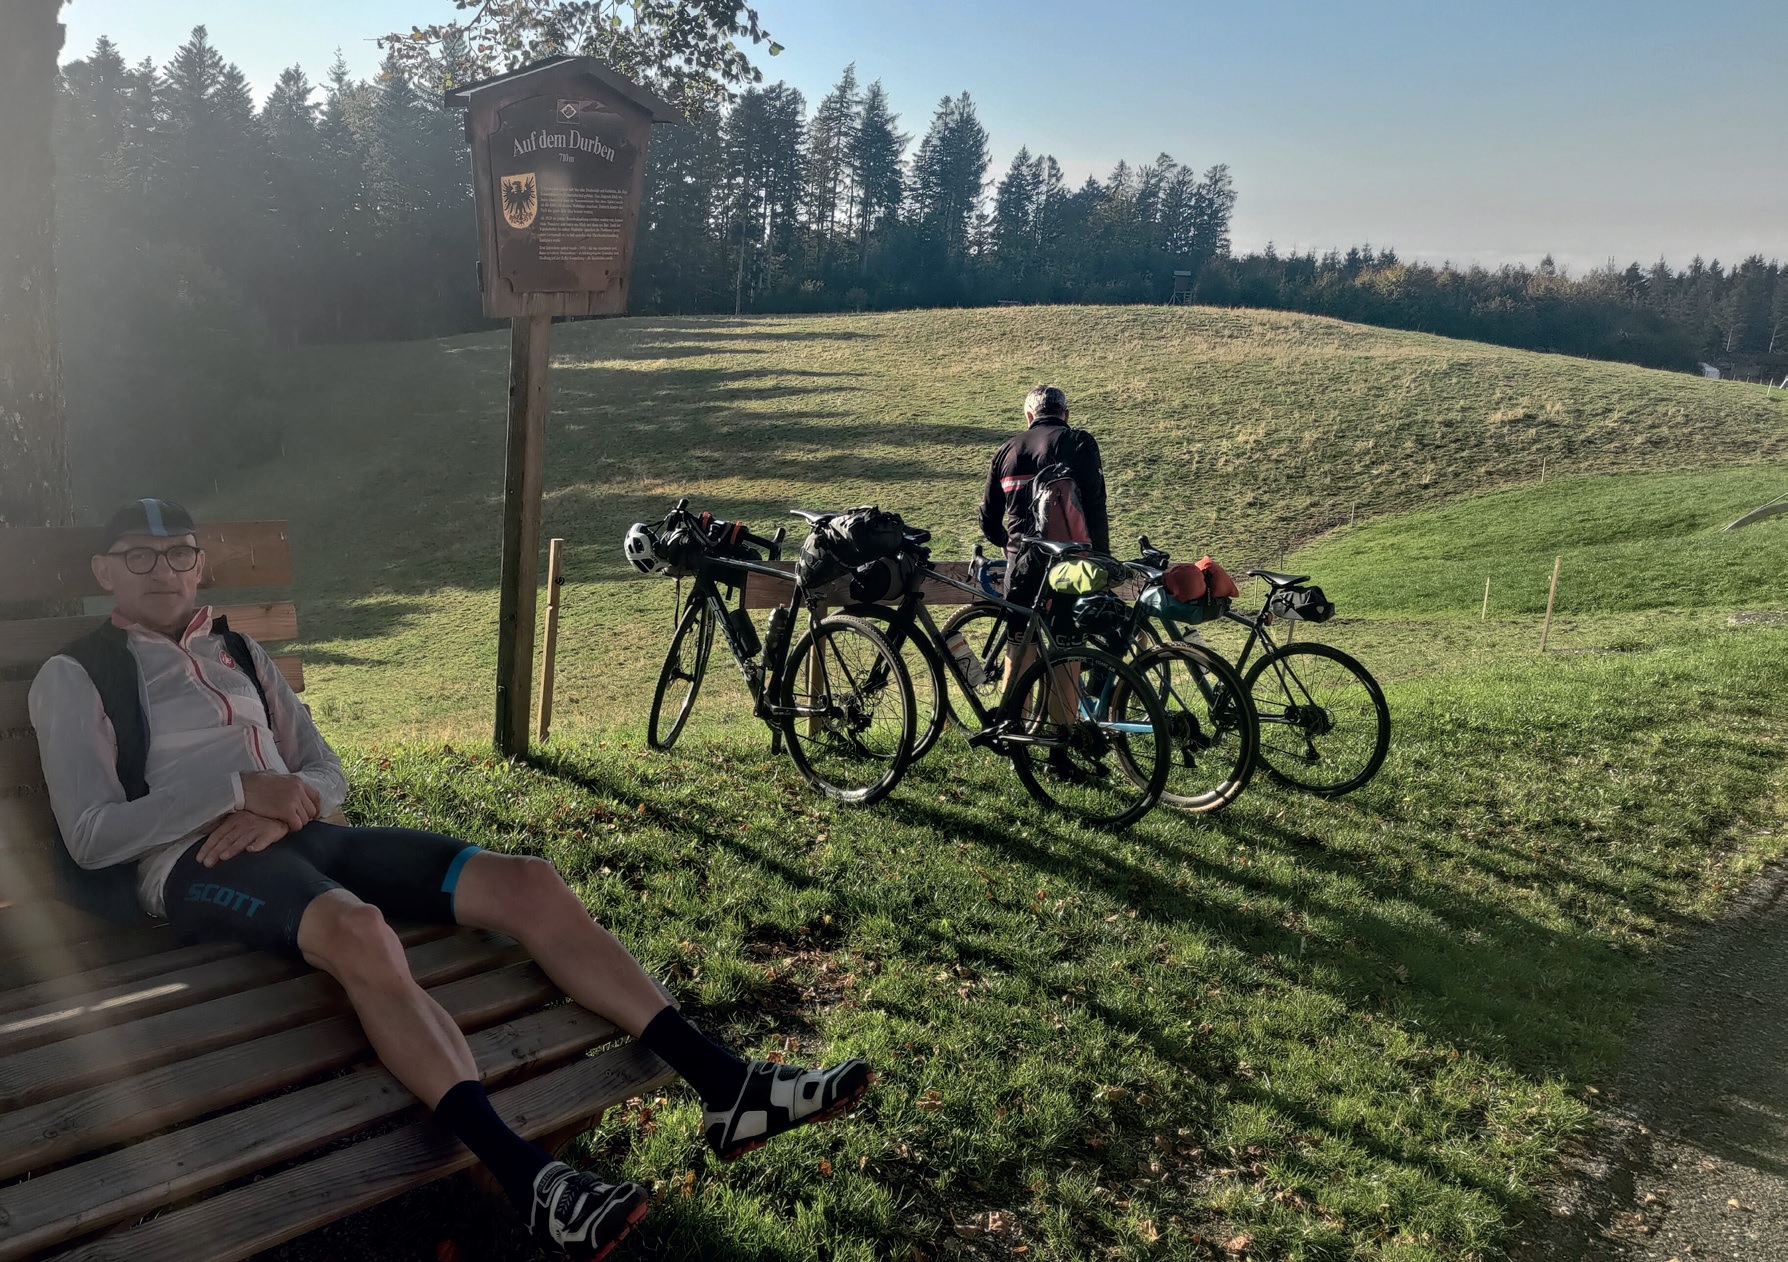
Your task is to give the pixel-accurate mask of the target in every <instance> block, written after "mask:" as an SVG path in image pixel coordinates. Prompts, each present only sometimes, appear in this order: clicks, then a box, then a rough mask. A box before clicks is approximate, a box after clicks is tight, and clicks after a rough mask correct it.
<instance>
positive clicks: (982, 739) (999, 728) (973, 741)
mask: <svg viewBox="0 0 1788 1262" xmlns="http://www.w3.org/2000/svg"><path fill="white" fill-rule="evenodd" d="M1010 730H1011V729H1010V727H1009V726H1008V725H1007V724H1005V723H995V724H994V725H993V726H991V727H984V728H982V729H981V730H980V731H979V732H970V733H969V734H968V743H969V748H970V749H987V748H990V747H991V746H993V745H995V744H997V743H999V741H1000V739H1001V738H1002V737H1004V736H1005V735H1006V733H1007V732H1008V731H1010Z"/></svg>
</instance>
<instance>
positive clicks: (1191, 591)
mask: <svg viewBox="0 0 1788 1262" xmlns="http://www.w3.org/2000/svg"><path fill="white" fill-rule="evenodd" d="M1205 559H1206V560H1209V559H1210V558H1209V557H1206V558H1205ZM1161 586H1163V587H1165V588H1166V589H1167V594H1168V595H1169V596H1172V597H1173V598H1174V599H1175V600H1187V601H1191V600H1203V599H1204V592H1205V582H1204V571H1203V570H1201V569H1200V568H1199V567H1198V566H1196V565H1193V564H1192V563H1191V562H1189V561H1186V562H1181V563H1180V564H1179V565H1170V566H1168V567H1167V569H1166V570H1165V571H1164V572H1163V573H1162V575H1161Z"/></svg>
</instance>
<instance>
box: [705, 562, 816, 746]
mask: <svg viewBox="0 0 1788 1262" xmlns="http://www.w3.org/2000/svg"><path fill="white" fill-rule="evenodd" d="M716 571H719V572H721V573H737V574H758V575H762V576H763V577H765V578H773V579H777V580H778V581H788V580H789V575H788V574H787V573H786V572H785V571H783V570H779V569H776V568H775V567H773V566H770V565H765V564H763V563H762V562H759V561H746V560H740V559H734V558H728V557H703V558H702V560H701V562H700V563H699V564H698V565H697V566H696V570H695V575H694V586H693V587H692V588H691V590H690V593H689V599H688V600H687V601H686V602H684V605H683V607H684V608H685V609H687V608H688V607H689V606H690V605H691V604H694V603H695V602H696V601H698V600H704V601H706V602H707V604H708V609H709V611H710V613H711V614H712V616H713V618H714V621H715V622H716V623H717V624H718V625H719V627H720V633H721V635H722V636H724V637H725V639H726V647H727V650H728V651H729V652H730V653H731V654H732V656H733V665H734V666H736V667H737V668H738V670H739V675H740V677H741V678H743V679H744V680H745V687H746V689H747V691H749V692H750V693H751V701H752V716H753V717H754V718H758V719H762V720H763V721H764V722H766V723H769V724H770V725H771V726H772V727H774V726H775V724H776V722H777V721H780V720H783V719H793V718H811V717H823V716H824V715H825V714H826V707H824V706H820V705H804V706H802V705H795V706H783V705H776V704H774V703H773V702H771V701H770V700H769V698H771V697H774V696H775V695H776V694H777V691H778V689H777V687H776V686H775V685H777V684H779V683H780V682H781V679H782V668H783V666H784V665H785V664H786V662H787V660H788V648H789V645H790V644H791V643H792V642H793V640H794V634H793V629H792V628H791V629H790V634H789V636H788V637H787V638H786V639H785V640H784V641H783V644H782V652H781V653H780V654H778V655H777V658H776V660H775V661H771V660H770V659H769V658H768V656H766V657H765V658H764V660H763V661H762V662H761V663H760V662H759V661H757V660H755V658H756V655H755V654H752V653H748V652H746V650H745V645H744V644H743V643H742V642H741V641H740V639H739V631H738V628H737V627H735V626H734V625H733V619H732V610H731V609H730V608H729V607H728V606H727V603H726V598H725V597H724V596H722V595H721V594H720V584H719V582H718V581H716V579H715V573H716ZM728 586H737V584H732V583H729V584H728ZM803 604H804V605H806V607H807V620H808V629H809V630H812V628H813V626H814V625H815V624H816V623H817V622H818V617H817V609H816V602H815V601H814V600H812V599H811V598H810V597H808V596H807V594H806V593H805V592H803V591H802V590H801V588H800V586H799V585H798V584H797V585H796V587H795V590H794V591H793V592H792V593H791V594H790V596H789V600H788V604H787V605H784V606H781V607H782V608H785V609H787V610H788V611H789V617H790V618H791V619H792V618H793V617H794V616H795V609H796V607H797V606H800V605H803Z"/></svg>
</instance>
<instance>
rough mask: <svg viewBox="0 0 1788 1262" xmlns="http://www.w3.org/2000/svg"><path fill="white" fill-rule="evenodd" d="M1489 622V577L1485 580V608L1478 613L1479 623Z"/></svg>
mask: <svg viewBox="0 0 1788 1262" xmlns="http://www.w3.org/2000/svg"><path fill="white" fill-rule="evenodd" d="M1489 620H1490V579H1489V578H1488V577H1486V578H1485V579H1484V607H1483V608H1482V609H1480V610H1479V611H1478V621H1479V622H1488V621H1489Z"/></svg>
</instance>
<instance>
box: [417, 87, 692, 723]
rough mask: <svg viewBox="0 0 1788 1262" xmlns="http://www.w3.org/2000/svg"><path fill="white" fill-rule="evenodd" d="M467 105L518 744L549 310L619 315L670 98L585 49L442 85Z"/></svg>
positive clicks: (502, 609) (500, 692)
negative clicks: (504, 396) (498, 413)
mask: <svg viewBox="0 0 1788 1262" xmlns="http://www.w3.org/2000/svg"><path fill="white" fill-rule="evenodd" d="M446 102H447V104H448V105H463V106H464V107H465V109H466V140H467V141H468V142H469V143H470V144H471V146H472V195H473V202H474V204H475V205H476V206H477V210H478V281H479V288H480V289H481V290H482V291H483V294H484V313H485V314H486V315H488V316H508V317H509V319H510V333H511V348H510V358H509V447H508V455H507V459H506V464H505V469H504V479H503V480H504V490H503V564H502V577H501V580H500V585H499V591H500V598H499V602H498V613H497V619H498V622H497V710H496V744H497V749H498V751H499V752H500V753H504V754H511V755H513V754H521V753H525V752H526V751H527V748H528V701H529V692H530V687H529V685H530V674H531V669H532V666H533V661H534V616H535V609H534V607H535V603H536V595H535V588H536V587H537V586H538V584H539V579H540V495H541V489H542V483H543V481H544V478H545V468H546V409H547V399H546V374H547V367H548V364H549V363H550V360H551V356H550V339H551V329H552V318H553V317H554V316H556V315H557V316H567V315H618V314H620V313H621V312H623V311H625V310H626V309H627V279H628V270H629V268H630V267H631V266H632V263H633V242H634V235H635V232H636V230H637V228H638V225H639V207H640V201H641V199H642V197H643V194H644V190H645V180H646V147H647V144H648V143H649V141H650V140H651V135H652V124H653V123H655V122H681V121H682V119H681V116H680V115H678V113H677V112H676V110H674V109H673V108H672V107H671V106H670V105H669V104H667V103H666V102H665V101H663V100H661V99H660V98H658V97H657V96H654V95H653V94H652V93H651V92H648V91H647V90H646V89H645V88H642V87H641V86H640V85H639V84H637V83H634V82H632V81H631V80H629V79H627V78H625V77H624V76H622V75H620V74H617V73H616V72H615V71H613V70H611V69H609V68H608V67H607V66H605V65H603V64H602V63H601V62H600V61H597V60H596V59H595V58H594V57H552V58H548V59H547V60H545V61H541V62H536V63H535V64H534V65H531V66H525V67H523V68H522V69H520V70H516V71H512V72H511V73H509V74H506V75H499V76H498V77H497V78H494V79H486V80H483V81H481V82H478V83H472V84H468V85H467V86H465V87H463V88H457V89H455V90H454V91H451V92H449V93H447V95H446Z"/></svg>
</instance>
